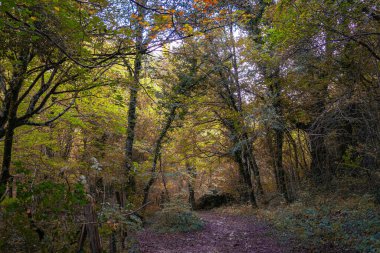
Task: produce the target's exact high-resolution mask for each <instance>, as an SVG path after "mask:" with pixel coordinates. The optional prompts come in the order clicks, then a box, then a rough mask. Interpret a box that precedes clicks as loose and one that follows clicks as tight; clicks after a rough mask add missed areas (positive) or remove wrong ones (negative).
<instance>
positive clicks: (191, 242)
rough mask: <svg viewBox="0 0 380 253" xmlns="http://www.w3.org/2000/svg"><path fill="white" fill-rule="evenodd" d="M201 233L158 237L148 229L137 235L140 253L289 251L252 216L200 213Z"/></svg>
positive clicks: (269, 252) (265, 225) (271, 231)
mask: <svg viewBox="0 0 380 253" xmlns="http://www.w3.org/2000/svg"><path fill="white" fill-rule="evenodd" d="M199 215H200V216H201V218H202V219H203V220H204V221H205V224H206V225H205V228H204V229H203V230H202V231H197V232H190V233H175V234H157V233H155V232H152V231H151V230H149V229H147V230H145V231H143V232H141V233H140V234H139V235H138V240H139V244H140V249H141V253H248V252H249V253H264V252H266V253H276V252H291V251H292V250H291V248H290V246H284V245H285V244H284V243H282V244H281V243H280V241H281V240H279V238H278V237H277V236H276V235H275V234H276V233H275V232H274V231H273V229H272V228H270V227H269V226H268V225H267V224H265V223H263V222H261V221H258V220H257V219H256V218H255V217H239V216H229V215H222V214H217V213H212V212H202V213H199Z"/></svg>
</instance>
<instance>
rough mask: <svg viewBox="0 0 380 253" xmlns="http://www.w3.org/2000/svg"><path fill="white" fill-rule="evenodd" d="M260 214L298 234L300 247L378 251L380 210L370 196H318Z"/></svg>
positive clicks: (284, 229)
mask: <svg viewBox="0 0 380 253" xmlns="http://www.w3.org/2000/svg"><path fill="white" fill-rule="evenodd" d="M310 200H312V198H310V196H309V198H308V202H306V200H305V201H300V202H296V203H294V204H291V205H289V206H286V207H282V208H280V209H272V210H260V211H259V212H258V214H259V215H261V216H262V217H264V218H265V219H267V220H270V221H271V222H272V223H273V224H274V225H275V226H276V227H277V228H279V229H281V230H283V231H286V232H290V233H291V234H294V235H296V236H297V237H299V238H300V239H301V240H302V242H303V248H307V249H310V250H313V251H315V250H324V247H325V248H327V247H328V248H330V249H334V250H335V251H334V252H346V251H348V252H352V251H355V252H356V251H357V252H378V251H377V250H378V249H379V248H380V240H379V238H380V233H379V232H378V231H379V228H380V213H379V212H378V207H376V206H375V205H374V203H373V198H372V197H371V196H370V195H364V196H358V195H354V196H351V197H349V198H345V199H342V198H339V197H337V196H330V197H326V196H318V197H316V198H314V199H313V200H314V201H313V202H310ZM329 252H332V251H329Z"/></svg>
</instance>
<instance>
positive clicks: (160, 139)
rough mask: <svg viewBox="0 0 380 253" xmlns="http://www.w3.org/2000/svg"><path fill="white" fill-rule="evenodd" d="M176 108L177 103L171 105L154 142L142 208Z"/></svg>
mask: <svg viewBox="0 0 380 253" xmlns="http://www.w3.org/2000/svg"><path fill="white" fill-rule="evenodd" d="M177 108H178V103H174V104H173V105H172V108H171V109H170V112H169V114H168V117H167V119H166V122H165V124H164V127H163V128H162V130H161V133H160V135H159V136H158V139H157V140H156V144H155V148H154V153H153V161H152V169H151V173H152V174H151V177H150V179H149V181H148V183H147V184H146V185H145V187H144V199H143V202H142V206H146V204H147V203H148V199H149V191H150V188H151V187H152V185H153V184H154V182H155V181H156V179H157V175H156V168H157V161H158V158H159V157H160V155H161V146H162V142H163V140H164V138H165V137H166V134H167V133H168V131H169V129H170V127H171V125H172V123H173V121H174V118H175V115H176V110H177Z"/></svg>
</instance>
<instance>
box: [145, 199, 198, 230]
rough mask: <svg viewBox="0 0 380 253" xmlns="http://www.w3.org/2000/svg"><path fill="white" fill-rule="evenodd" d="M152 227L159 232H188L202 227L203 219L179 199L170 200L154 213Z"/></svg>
mask: <svg viewBox="0 0 380 253" xmlns="http://www.w3.org/2000/svg"><path fill="white" fill-rule="evenodd" d="M153 219H154V222H153V225H152V228H153V229H154V230H155V231H157V232H160V233H168V232H170V233H171V232H189V231H194V230H200V229H202V228H203V221H202V220H201V219H200V218H199V217H198V216H197V215H196V214H195V213H194V212H192V211H191V209H190V205H189V204H187V203H184V202H183V201H181V200H172V201H170V202H169V203H166V204H165V205H164V208H163V209H162V210H161V211H159V212H157V213H156V214H155V215H154V218H153Z"/></svg>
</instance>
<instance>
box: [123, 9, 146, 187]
mask: <svg viewBox="0 0 380 253" xmlns="http://www.w3.org/2000/svg"><path fill="white" fill-rule="evenodd" d="M143 5H144V3H142V6H143ZM142 6H141V5H137V12H138V17H139V20H144V17H145V10H144V8H143V7H142ZM135 25H136V35H135V38H136V56H135V59H134V66H133V72H132V73H131V74H132V75H133V84H132V86H131V88H130V95H129V105H128V122H127V124H128V125H127V139H126V143H125V170H126V174H127V178H128V183H127V193H134V192H135V191H136V179H135V176H134V172H133V171H132V170H133V167H134V166H133V143H134V140H135V127H136V122H137V115H136V108H137V97H138V90H139V86H140V75H141V69H142V56H143V54H144V41H143V36H144V26H143V25H142V24H141V22H140V21H137V22H136V23H135Z"/></svg>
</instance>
